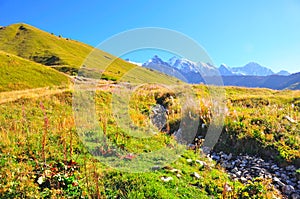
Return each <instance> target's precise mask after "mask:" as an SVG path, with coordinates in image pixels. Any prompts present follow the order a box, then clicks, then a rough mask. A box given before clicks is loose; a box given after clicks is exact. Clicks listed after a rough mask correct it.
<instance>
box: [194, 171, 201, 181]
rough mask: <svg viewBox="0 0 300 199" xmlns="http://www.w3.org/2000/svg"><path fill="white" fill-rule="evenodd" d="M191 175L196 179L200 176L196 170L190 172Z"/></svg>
mask: <svg viewBox="0 0 300 199" xmlns="http://www.w3.org/2000/svg"><path fill="white" fill-rule="evenodd" d="M192 176H194V177H195V178H197V179H199V178H201V176H200V175H199V173H197V172H194V173H192Z"/></svg>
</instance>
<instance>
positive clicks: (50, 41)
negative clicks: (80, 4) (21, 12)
mask: <svg viewBox="0 0 300 199" xmlns="http://www.w3.org/2000/svg"><path fill="white" fill-rule="evenodd" d="M0 49H1V50H3V51H5V52H9V53H12V54H14V55H17V56H20V57H23V58H26V59H30V60H33V61H35V62H39V63H42V64H45V65H49V66H52V65H68V66H73V67H78V66H80V64H81V63H82V62H83V60H84V59H85V57H86V56H87V55H88V54H89V53H90V52H91V50H92V49H93V48H92V47H91V46H88V45H85V44H83V43H80V42H77V41H73V40H69V39H66V38H62V37H60V36H55V35H53V34H50V33H47V32H44V31H42V30H39V29H37V28H35V27H33V26H30V25H27V24H13V25H10V26H7V27H2V28H1V29H0Z"/></svg>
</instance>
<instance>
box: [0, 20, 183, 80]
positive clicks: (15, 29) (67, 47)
mask: <svg viewBox="0 0 300 199" xmlns="http://www.w3.org/2000/svg"><path fill="white" fill-rule="evenodd" d="M0 50H3V51H5V52H8V53H11V54H14V55H17V56H20V57H23V58H25V59H29V60H32V61H35V62H38V63H41V64H44V65H47V66H51V67H53V68H55V69H57V70H59V71H62V72H65V73H68V74H71V75H75V74H77V72H78V69H79V68H80V66H82V65H85V66H86V68H85V69H84V71H83V73H84V74H85V76H87V77H97V78H98V77H99V75H98V76H95V74H97V73H98V74H100V75H101V74H102V73H103V72H104V73H103V76H102V78H103V79H109V80H114V81H116V80H119V79H120V78H122V81H130V82H160V83H166V84H174V83H176V82H178V80H177V79H176V78H172V77H169V76H166V75H162V74H161V73H158V72H155V71H151V70H149V69H145V68H143V67H140V66H136V65H133V64H131V63H128V62H126V61H124V60H122V59H120V58H117V57H115V56H113V55H110V54H108V53H106V52H103V51H101V50H98V49H96V50H94V48H93V47H92V46H89V45H87V44H84V43H81V42H78V41H74V40H71V39H68V38H63V37H61V36H56V35H54V34H50V33H48V32H45V31H42V30H40V29H38V28H35V27H33V26H30V25H27V24H13V25H9V26H7V27H1V28H0ZM87 57H89V58H88V59H87V60H86V58H87ZM85 60H86V61H85ZM128 71H130V72H129V73H128ZM91 75H92V76H91Z"/></svg>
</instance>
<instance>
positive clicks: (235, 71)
mask: <svg viewBox="0 0 300 199" xmlns="http://www.w3.org/2000/svg"><path fill="white" fill-rule="evenodd" d="M142 66H143V67H146V68H150V69H153V70H157V71H160V72H163V73H165V74H168V75H171V76H174V77H177V78H179V79H181V80H183V81H185V82H188V83H201V82H202V83H207V81H208V82H214V80H215V79H217V78H218V76H222V80H223V83H224V85H233V86H245V87H265V88H272V89H299V85H300V79H299V77H300V76H299V75H300V73H297V74H292V75H290V73H289V72H288V71H280V72H278V73H276V74H275V73H274V72H273V71H272V70H271V69H269V68H266V67H264V66H261V65H260V64H258V63H255V62H250V63H248V64H246V65H245V66H242V67H229V66H227V65H225V64H221V65H220V67H219V68H216V67H214V66H213V65H212V64H209V63H203V62H197V63H196V62H193V61H190V60H188V59H185V58H178V57H172V58H171V59H169V60H168V61H164V60H162V59H161V58H160V57H159V56H157V55H155V56H154V57H153V58H151V59H149V60H148V61H147V62H145V63H144V64H143V65H142Z"/></svg>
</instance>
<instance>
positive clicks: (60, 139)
mask: <svg viewBox="0 0 300 199" xmlns="http://www.w3.org/2000/svg"><path fill="white" fill-rule="evenodd" d="M141 90H145V89H141ZM165 92H166V90H163V91H159V89H156V90H155V89H154V90H153V92H151V90H145V92H141V91H138V92H137V93H136V95H135V96H134V97H133V98H132V103H131V105H130V107H131V108H130V109H131V111H132V115H131V117H133V120H134V121H137V120H136V117H140V116H141V115H140V114H134V110H135V111H136V113H138V112H139V111H140V110H144V109H145V108H146V109H147V107H148V108H149V105H150V106H151V104H152V103H154V101H153V100H155V99H157V98H161V97H163V96H164V93H165ZM152 93H156V94H154V95H153V98H150V99H149V100H150V102H148V97H149V96H152ZM96 99H97V100H96V102H97V104H96V105H97V115H98V117H99V124H100V125H101V126H102V127H103V129H106V133H107V134H106V135H107V138H108V139H109V140H110V142H111V143H114V144H115V145H117V146H120V147H121V146H124V150H125V151H128V152H131V153H134V154H139V153H149V152H151V151H155V150H157V149H159V148H161V147H165V146H166V145H170V144H172V142H173V141H172V140H173V138H172V137H171V136H168V135H166V134H163V133H161V134H159V135H157V136H153V137H151V138H149V139H147V140H146V142H144V141H143V139H137V138H134V137H131V136H129V132H128V131H126V130H122V129H118V127H117V125H116V123H115V121H114V119H113V118H112V117H110V116H109V115H110V114H111V109H110V106H109V101H110V100H111V93H110V92H109V91H108V92H102V91H101V92H99V93H97V95H96ZM166 100H167V99H166ZM175 102H176V100H175ZM175 102H174V103H175ZM164 103H167V104H169V105H170V107H174V108H176V106H173V105H174V104H173V105H172V104H171V103H170V102H168V101H164ZM0 112H1V116H0V127H1V128H0V139H1V143H0V165H1V166H0V197H1V198H24V197H27V198H32V197H35V198H43V197H51V198H63V197H64V198H79V197H80V196H81V197H84V198H87V197H91V198H97V197H100V198H191V197H192V198H199V197H200V198H211V197H215V198H223V197H225V198H247V197H248V198H250V196H249V195H252V196H251V197H263V198H267V197H271V196H272V195H274V194H276V192H274V190H273V189H272V188H271V187H269V183H270V182H269V181H265V180H262V179H257V180H255V182H251V183H249V184H248V185H242V184H241V183H239V182H233V181H231V180H230V179H229V178H228V175H227V174H225V172H224V171H223V170H222V169H221V168H220V167H218V166H214V164H215V163H214V162H211V161H210V160H208V159H207V158H205V157H204V156H200V155H199V151H197V153H195V152H194V151H192V150H185V151H184V152H183V153H182V155H181V156H180V157H178V159H177V160H176V161H174V162H170V163H169V164H167V167H165V168H163V169H160V170H157V171H154V172H144V173H128V172H121V171H118V170H115V169H113V168H110V167H109V166H107V165H106V164H103V163H102V162H101V161H98V160H97V159H96V158H95V157H93V156H91V155H90V154H89V153H88V151H87V148H86V147H85V146H84V145H83V143H82V140H81V139H80V138H79V137H78V135H77V133H76V129H75V124H74V119H73V112H72V92H64V93H60V94H55V95H51V96H45V97H43V98H34V99H19V100H18V101H15V102H9V103H5V104H2V105H1V106H0ZM146 112H147V111H146ZM146 112H145V111H144V112H143V114H145V113H146ZM176 117H177V115H176V114H175V115H174V118H176ZM103 125H107V126H106V127H105V126H103ZM140 125H144V124H143V123H141V124H140ZM158 138H159V139H158ZM102 149H104V150H107V149H109V148H105V147H104V148H102ZM144 149H146V151H144ZM161 155H162V156H163V155H166V154H161ZM159 157H160V156H159ZM188 159H191V161H188ZM70 160H72V161H70ZM196 160H201V161H204V162H206V163H207V166H201V165H200V164H198V163H197V162H196ZM131 161H134V160H128V161H127V162H129V163H130V162H131ZM45 162H46V164H44V163H45ZM125 162H126V161H125ZM172 169H177V170H178V171H175V172H174V171H172ZM194 172H197V173H198V174H199V175H200V178H199V179H197V178H195V177H194V176H193V175H192V173H194ZM178 173H179V174H180V176H179V175H177V174H178ZM162 177H172V178H173V180H171V181H169V182H164V181H162V180H161V178H162ZM226 183H227V184H228V185H229V186H230V187H231V188H232V191H230V192H224V185H225V184H226Z"/></svg>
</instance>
